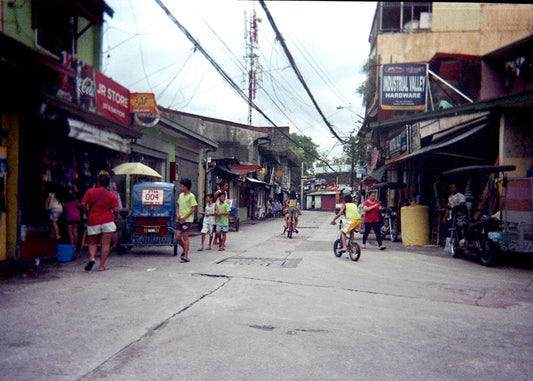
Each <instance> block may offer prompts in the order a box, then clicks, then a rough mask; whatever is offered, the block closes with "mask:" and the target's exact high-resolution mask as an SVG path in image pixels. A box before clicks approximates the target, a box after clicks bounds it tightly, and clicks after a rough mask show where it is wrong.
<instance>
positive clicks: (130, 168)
mask: <svg viewBox="0 0 533 381" xmlns="http://www.w3.org/2000/svg"><path fill="white" fill-rule="evenodd" d="M113 172H114V173H115V175H140V176H151V177H159V178H161V177H162V176H161V175H160V174H159V173H157V171H154V170H153V169H152V168H150V167H149V166H147V165H144V164H143V163H123V164H120V165H117V166H116V167H115V168H113Z"/></svg>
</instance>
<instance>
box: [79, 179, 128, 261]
mask: <svg viewBox="0 0 533 381" xmlns="http://www.w3.org/2000/svg"><path fill="white" fill-rule="evenodd" d="M110 181H111V179H110V178H109V175H108V174H107V172H104V171H102V172H100V174H99V175H98V187H96V188H91V189H88V190H87V192H86V193H85V195H84V196H83V198H82V200H81V203H82V204H83V207H84V210H86V211H87V212H88V217H87V243H88V246H89V263H87V265H86V266H85V270H86V271H91V269H92V268H93V266H94V263H95V260H96V252H97V251H98V244H101V248H100V266H99V267H98V270H100V271H103V270H105V269H106V268H105V261H106V259H107V257H108V255H109V249H110V247H111V240H112V239H113V236H114V234H115V231H116V230H117V227H116V225H115V219H116V217H117V216H118V212H119V208H118V199H117V196H116V195H115V194H114V193H113V192H111V191H108V190H107V187H108V186H109V183H110Z"/></svg>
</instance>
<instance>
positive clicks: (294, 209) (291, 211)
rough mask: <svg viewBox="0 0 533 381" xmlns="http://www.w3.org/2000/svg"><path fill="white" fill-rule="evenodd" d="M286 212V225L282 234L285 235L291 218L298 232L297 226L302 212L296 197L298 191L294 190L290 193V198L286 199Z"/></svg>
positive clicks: (295, 230)
mask: <svg viewBox="0 0 533 381" xmlns="http://www.w3.org/2000/svg"><path fill="white" fill-rule="evenodd" d="M284 212H285V226H283V233H282V235H285V232H286V231H287V229H288V228H289V224H290V221H291V219H292V226H293V227H294V232H295V233H297V234H298V230H297V229H296V227H297V226H298V214H299V213H300V211H299V210H298V199H297V198H296V192H295V191H293V190H292V191H291V192H290V193H289V198H288V199H287V200H285V206H284Z"/></svg>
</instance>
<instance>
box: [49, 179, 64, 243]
mask: <svg viewBox="0 0 533 381" xmlns="http://www.w3.org/2000/svg"><path fill="white" fill-rule="evenodd" d="M57 188H59V187H58V186H57V185H55V184H53V186H52V185H51V186H50V192H49V193H48V197H47V198H46V204H45V209H46V211H47V212H48V219H49V220H50V224H51V232H50V238H51V239H53V240H54V241H59V240H60V239H61V236H60V235H59V226H58V224H57V221H58V220H59V217H60V216H61V214H63V206H62V205H61V201H59V192H58V191H57V190H56V189H57Z"/></svg>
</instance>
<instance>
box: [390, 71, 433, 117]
mask: <svg viewBox="0 0 533 381" xmlns="http://www.w3.org/2000/svg"><path fill="white" fill-rule="evenodd" d="M426 86H427V65H426V64H414V63H409V64H391V65H383V67H382V70H381V97H380V103H381V108H382V109H383V110H425V108H426Z"/></svg>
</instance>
